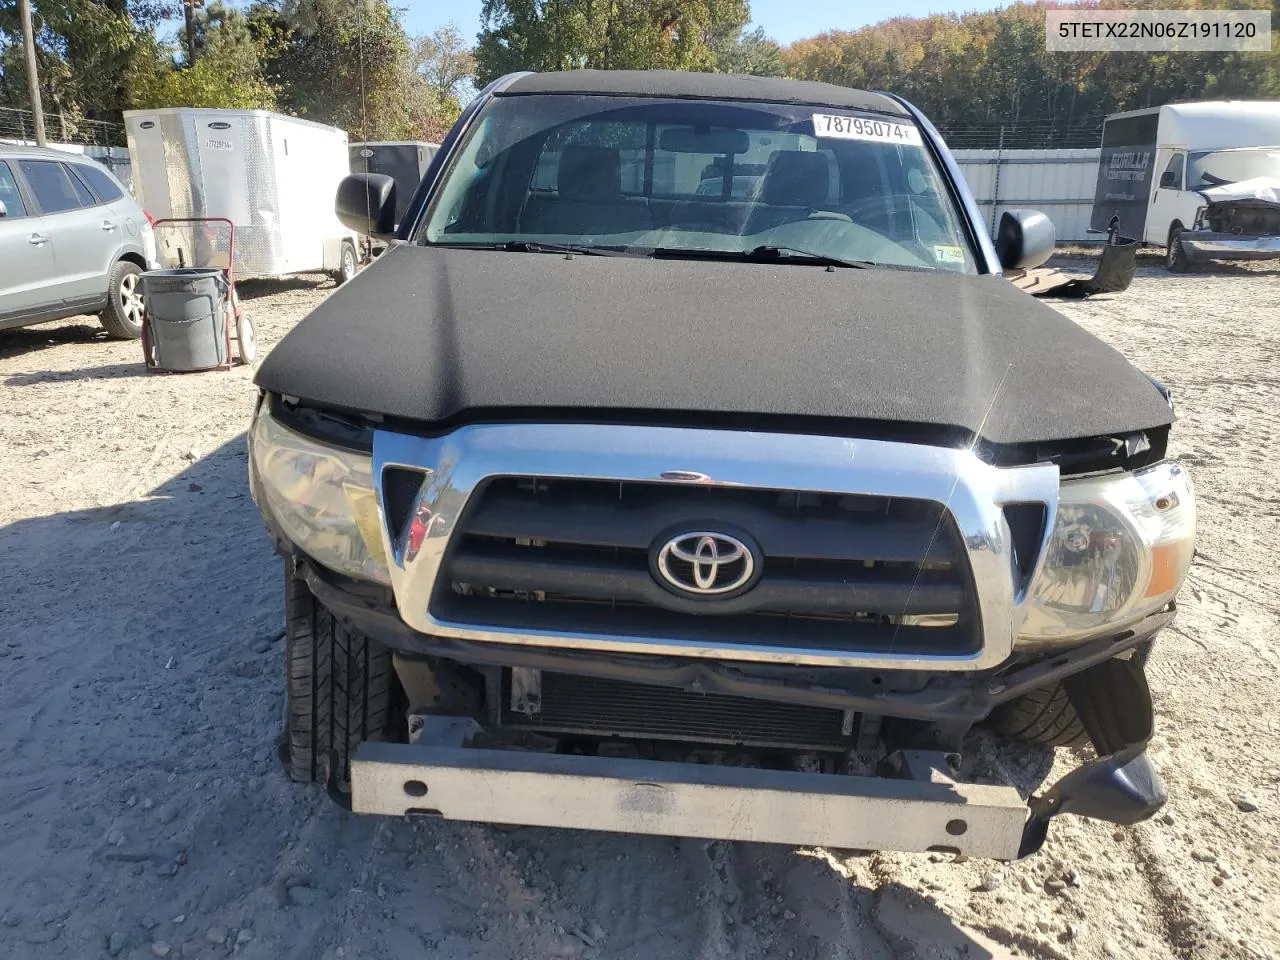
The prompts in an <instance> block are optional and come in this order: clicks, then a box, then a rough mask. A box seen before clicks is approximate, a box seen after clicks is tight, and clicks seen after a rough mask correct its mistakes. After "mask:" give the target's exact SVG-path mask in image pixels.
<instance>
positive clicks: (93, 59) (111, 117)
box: [0, 0, 167, 139]
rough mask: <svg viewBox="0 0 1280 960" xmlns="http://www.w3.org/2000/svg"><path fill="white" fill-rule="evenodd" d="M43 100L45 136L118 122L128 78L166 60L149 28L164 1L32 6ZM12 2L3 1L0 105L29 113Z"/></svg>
mask: <svg viewBox="0 0 1280 960" xmlns="http://www.w3.org/2000/svg"><path fill="white" fill-rule="evenodd" d="M33 8H34V9H33V19H34V21H35V30H36V44H37V50H36V57H37V60H38V62H39V74H40V85H41V90H40V93H41V99H42V100H44V105H45V109H46V112H47V113H48V115H49V122H50V131H49V134H50V137H51V138H54V139H56V138H58V137H61V136H63V135H64V131H65V135H67V136H74V135H75V131H76V126H77V124H78V123H79V122H80V121H81V120H85V119H89V120H107V121H112V122H116V123H118V122H119V121H120V112H121V110H123V109H124V108H125V107H126V106H127V105H128V100H129V97H128V89H129V85H130V77H131V76H132V74H133V73H134V72H135V71H137V70H144V71H145V70H150V69H152V68H154V67H156V66H157V65H158V64H160V63H162V61H163V59H164V54H163V50H162V48H161V45H160V44H159V43H158V42H157V41H156V39H155V35H154V32H153V31H154V28H155V27H156V26H157V24H158V23H159V22H160V20H161V19H162V17H163V16H164V15H165V14H166V13H167V8H166V7H165V6H164V5H163V4H162V3H157V2H152V0H145V2H137V3H126V2H125V0H103V2H99V0H33ZM20 37H21V34H20V25H19V21H18V12H17V3H16V0H0V104H5V105H11V106H18V107H27V106H28V97H27V93H26V90H25V86H26V83H25V77H26V73H25V70H24V68H23V67H22V64H21V55H22V49H21V39H20Z"/></svg>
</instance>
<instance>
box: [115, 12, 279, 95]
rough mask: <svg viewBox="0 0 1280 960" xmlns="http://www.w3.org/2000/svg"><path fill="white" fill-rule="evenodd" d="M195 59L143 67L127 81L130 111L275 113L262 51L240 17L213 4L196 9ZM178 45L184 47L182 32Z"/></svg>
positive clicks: (241, 14)
mask: <svg viewBox="0 0 1280 960" xmlns="http://www.w3.org/2000/svg"><path fill="white" fill-rule="evenodd" d="M193 27H194V30H193V31H192V32H193V35H194V37H195V50H196V61H195V63H186V64H184V65H183V67H182V68H180V69H179V68H177V67H175V66H174V65H173V63H172V61H171V60H170V61H167V62H166V61H165V60H163V59H162V60H161V61H160V62H158V63H156V64H154V66H148V65H145V64H144V65H141V66H139V67H137V68H135V70H134V71H133V73H132V75H131V80H130V85H129V87H130V103H131V105H132V106H134V107H144V108H145V107H223V108H229V109H267V110H270V109H274V108H275V106H276V94H275V90H274V89H273V88H272V86H271V84H269V83H268V82H267V80H266V78H265V77H264V76H263V72H262V65H261V51H260V50H259V47H258V43H257V41H256V39H255V37H254V35H253V31H252V30H251V29H250V24H249V19H248V17H246V16H245V15H244V14H243V13H241V12H240V11H238V10H235V9H233V8H230V7H227V6H225V5H224V4H222V3H219V2H214V3H211V4H209V6H208V7H206V8H203V9H199V10H197V11H195V16H194V18H193ZM179 46H180V48H181V49H182V50H184V51H185V50H186V49H187V44H186V29H185V27H184V28H183V31H182V32H181V33H180V34H179Z"/></svg>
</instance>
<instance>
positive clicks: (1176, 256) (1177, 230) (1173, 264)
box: [1164, 223, 1191, 273]
mask: <svg viewBox="0 0 1280 960" xmlns="http://www.w3.org/2000/svg"><path fill="white" fill-rule="evenodd" d="M1164 265H1165V266H1166V267H1168V268H1169V272H1170V273H1186V272H1187V271H1188V270H1190V269H1191V261H1190V260H1188V259H1187V251H1185V250H1183V249H1182V224H1180V223H1175V224H1174V225H1173V226H1172V227H1170V228H1169V245H1168V247H1167V249H1166V250H1165V259H1164Z"/></svg>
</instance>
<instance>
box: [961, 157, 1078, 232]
mask: <svg viewBox="0 0 1280 960" xmlns="http://www.w3.org/2000/svg"><path fill="white" fill-rule="evenodd" d="M1101 152H1102V151H1101V150H1099V149H1096V148H1094V149H1088V150H956V151H954V154H955V158H956V163H958V164H959V166H960V172H961V173H963V174H964V178H965V180H966V181H967V182H968V184H969V189H970V190H972V191H973V195H974V198H975V199H976V200H977V201H978V208H979V209H980V210H981V211H982V215H983V218H984V219H985V220H986V223H987V228H988V229H990V230H992V231H994V229H995V225H996V223H997V222H998V221H999V218H1000V214H1001V213H1003V212H1004V211H1005V210H1008V209H1009V208H1010V207H1031V208H1032V209H1035V210H1040V211H1042V212H1043V213H1045V214H1047V215H1048V217H1049V219H1050V220H1052V221H1053V225H1054V226H1055V227H1056V228H1057V232H1058V242H1059V243H1080V242H1095V243H1096V242H1098V241H1100V240H1101V239H1102V237H1100V236H1098V235H1096V234H1091V233H1089V212H1090V210H1091V209H1092V207H1093V192H1094V187H1095V185H1096V184H1097V180H1098V157H1099V155H1100V154H1101Z"/></svg>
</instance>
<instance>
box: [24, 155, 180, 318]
mask: <svg viewBox="0 0 1280 960" xmlns="http://www.w3.org/2000/svg"><path fill="white" fill-rule="evenodd" d="M156 265H157V264H156V245H155V235H154V233H153V232H152V230H151V221H150V217H149V216H148V215H147V213H146V212H145V211H144V210H143V209H142V207H140V206H139V205H138V203H137V202H136V201H135V200H134V199H133V198H132V197H131V196H129V194H128V192H127V191H126V190H125V188H124V187H123V186H121V185H120V182H119V181H118V180H116V178H115V177H113V176H112V175H111V174H110V173H109V172H108V171H107V169H106V168H105V167H103V166H102V165H101V164H99V163H98V162H97V161H95V160H92V159H90V158H88V157H82V156H77V155H76V154H69V153H65V152H62V151H58V150H45V149H41V148H38V147H17V146H0V329H5V328H8V327H21V326H27V325H29V324H33V323H44V322H46V321H49V320H60V319H62V318H63V317H71V316H75V315H77V314H82V313H96V314H98V318H99V319H100V320H101V321H102V326H103V327H104V328H105V329H106V331H107V333H109V334H110V335H111V336H113V337H120V338H125V339H132V338H137V337H138V336H139V335H140V334H141V332H142V287H141V283H140V281H139V275H140V274H141V273H142V271H144V270H147V269H151V268H153V267H155V266H156Z"/></svg>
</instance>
